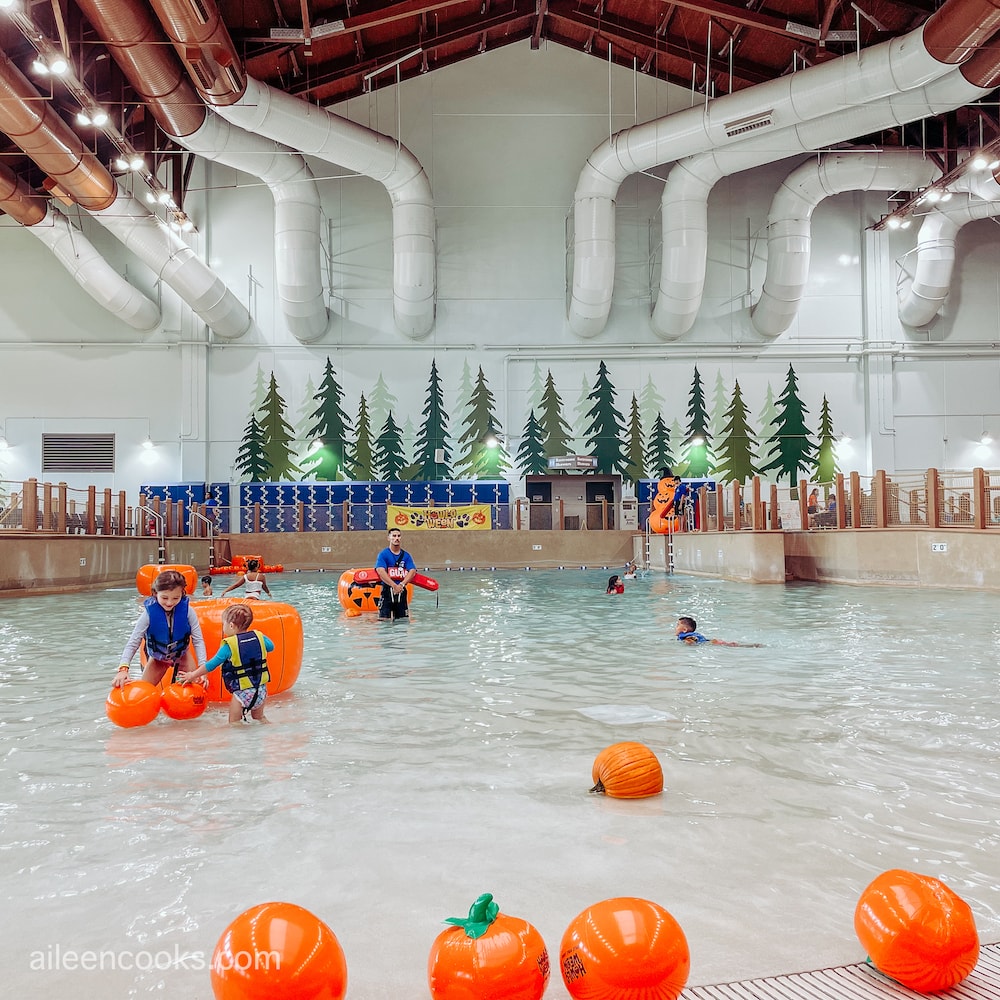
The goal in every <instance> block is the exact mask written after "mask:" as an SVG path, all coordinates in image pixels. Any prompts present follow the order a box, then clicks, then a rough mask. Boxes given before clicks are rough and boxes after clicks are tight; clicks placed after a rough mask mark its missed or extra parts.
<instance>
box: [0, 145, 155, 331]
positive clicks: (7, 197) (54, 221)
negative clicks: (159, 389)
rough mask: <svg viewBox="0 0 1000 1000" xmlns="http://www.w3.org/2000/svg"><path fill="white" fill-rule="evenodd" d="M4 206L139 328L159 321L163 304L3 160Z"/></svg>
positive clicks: (95, 294) (99, 298)
mask: <svg viewBox="0 0 1000 1000" xmlns="http://www.w3.org/2000/svg"><path fill="white" fill-rule="evenodd" d="M0 209H3V210H4V211H5V212H6V213H7V214H8V215H9V216H10V217H11V218H12V219H14V220H15V221H16V222H19V223H21V225H22V226H24V228H25V229H26V230H27V231H28V232H29V233H31V235H32V236H35V237H37V238H38V239H39V240H41V242H42V243H44V244H45V245H46V246H47V247H48V248H49V249H50V250H51V251H52V253H53V254H54V255H55V256H56V259H57V260H58V261H59V263H60V264H62V266H63V267H64V268H66V270H67V271H69V273H70V274H71V275H72V276H73V280H74V281H75V282H76V283H77V284H78V285H79V286H80V287H81V288H82V289H83V290H84V291H85V292H86V293H87V294H88V295H89V296H90V297H91V298H92V299H93V300H94V301H95V302H96V303H97V304H98V305H101V306H103V307H104V308H105V309H107V310H108V312H110V313H112V314H114V315H115V316H117V317H118V318H119V319H121V320H122V321H123V322H125V323H128V325H129V326H131V327H132V328H133V329H135V330H141V331H143V332H146V331H148V330H152V329H154V328H155V327H156V326H157V324H158V323H159V322H160V310H159V309H157V307H156V305H155V303H153V302H151V301H150V300H149V299H147V298H146V296H145V295H143V294H142V292H140V291H139V290H138V289H137V288H133V287H132V286H131V285H130V284H129V283H128V282H127V281H126V280H125V279H124V278H123V277H122V276H121V275H120V274H119V273H118V272H117V271H116V270H115V269H114V268H113V267H112V266H111V265H110V264H109V263H108V262H107V261H106V260H105V259H104V258H103V257H102V256H101V255H100V253H98V251H97V249H96V248H95V247H94V245H93V244H92V243H91V242H90V240H88V239H87V237H86V236H84V235H83V233H81V232H79V231H77V230H75V229H74V228H73V226H72V225H71V223H70V221H69V219H67V218H66V217H65V216H64V215H62V214H61V213H59V212H56V211H54V210H53V208H52V207H51V205H50V203H49V200H48V199H47V198H45V197H43V196H42V195H40V194H37V193H36V192H34V191H33V190H32V189H31V188H30V187H28V185H27V184H26V183H25V182H24V181H23V180H22V179H21V178H20V177H18V176H17V175H16V174H15V173H14V172H13V171H12V170H11V169H10V168H9V167H6V166H4V165H3V164H0Z"/></svg>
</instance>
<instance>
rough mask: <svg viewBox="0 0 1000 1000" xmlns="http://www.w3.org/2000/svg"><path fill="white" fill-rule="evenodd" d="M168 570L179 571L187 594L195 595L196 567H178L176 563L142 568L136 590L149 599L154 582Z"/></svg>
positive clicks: (139, 570)
mask: <svg viewBox="0 0 1000 1000" xmlns="http://www.w3.org/2000/svg"><path fill="white" fill-rule="evenodd" d="M168 569H174V570H177V572H178V573H180V574H181V576H183V577H184V590H185V593H188V594H193V593H194V592H195V588H196V587H197V586H198V571H197V570H196V569H195V568H194V566H183V565H176V564H174V563H167V564H165V565H157V564H156V563H147V564H146V565H145V566H140V567H139V569H138V571H137V572H136V574H135V587H136V590H138V591H139V593H140V594H142V596H143V597H149V596H150V595H151V594H152V593H153V581H154V580H155V579H156V578H157V577H158V576H159V575H160V574H161V573H163V572H164V571H166V570H168Z"/></svg>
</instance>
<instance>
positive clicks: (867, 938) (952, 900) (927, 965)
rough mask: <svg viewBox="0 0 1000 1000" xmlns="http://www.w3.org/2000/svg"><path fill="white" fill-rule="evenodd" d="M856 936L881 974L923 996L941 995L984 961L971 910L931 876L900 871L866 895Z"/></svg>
mask: <svg viewBox="0 0 1000 1000" xmlns="http://www.w3.org/2000/svg"><path fill="white" fill-rule="evenodd" d="M854 930H855V933H856V934H857V935H858V940H859V941H860V942H861V944H862V946H863V947H864V949H865V950H866V951H867V952H868V955H869V957H870V958H871V962H872V964H873V965H874V966H875V968H876V969H878V970H879V972H882V973H884V974H885V975H887V976H889V977H890V978H892V979H895V980H896V981H897V982H898V983H901V984H902V985H903V986H907V987H909V988H910V989H911V990H915V991H916V992H917V993H939V992H940V991H941V990H947V989H950V988H951V987H952V986H955V985H957V984H958V983H960V982H961V981H962V980H963V979H965V978H966V977H967V976H968V975H969V973H970V972H972V970H973V969H974V968H975V966H976V962H977V961H978V960H979V934H978V932H977V931H976V922H975V919H974V918H973V916H972V910H971V909H970V907H969V904H968V903H966V902H965V900H963V899H962V898H961V897H960V896H958V895H957V894H956V893H955V892H953V891H952V890H951V889H949V888H948V886H946V885H945V884H944V883H943V882H941V881H939V880H938V879H936V878H933V877H932V876H930V875H918V874H916V873H915V872H910V871H904V870H902V869H899V868H896V869H893V870H891V871H887V872H883V873H882V874H881V875H879V876H878V878H876V879H875V880H874V881H873V882H872V883H871V884H870V885H869V886H868V887H867V888H866V889H865V890H864V892H862V893H861V897H860V898H859V900H858V905H857V908H856V909H855V911H854Z"/></svg>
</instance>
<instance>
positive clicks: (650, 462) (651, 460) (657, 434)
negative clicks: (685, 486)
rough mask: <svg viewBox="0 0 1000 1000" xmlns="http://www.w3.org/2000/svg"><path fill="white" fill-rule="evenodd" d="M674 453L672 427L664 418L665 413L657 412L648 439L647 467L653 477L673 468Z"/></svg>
mask: <svg viewBox="0 0 1000 1000" xmlns="http://www.w3.org/2000/svg"><path fill="white" fill-rule="evenodd" d="M673 466H674V455H673V452H672V451H671V450H670V428H669V427H667V425H666V423H664V420H663V414H662V413H659V412H657V414H656V416H655V417H654V418H653V425H652V427H650V429H649V438H648V439H647V441H646V468H647V469H649V473H650V476H651V478H653V479H659V478H661V475H660V474H661V473H662V472H663V470H664V469H673Z"/></svg>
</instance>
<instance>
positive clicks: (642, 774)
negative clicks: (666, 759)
mask: <svg viewBox="0 0 1000 1000" xmlns="http://www.w3.org/2000/svg"><path fill="white" fill-rule="evenodd" d="M591 776H592V778H593V781H594V787H593V788H591V791H592V792H605V793H606V794H608V795H610V796H611V797H612V798H614V799H644V798H648V797H649V796H650V795H659V794H660V792H662V791H663V768H661V767H660V762H659V761H658V760H657V759H656V754H655V753H653V751H652V750H650V749H649V747H647V746H646V745H645V744H643V743H613V744H612V745H611V746H609V747H605V748H604V749H603V750H602V751H601V752H600V753H599V754H598V755H597V758H596V759H595V761H594V766H593V769H592V771H591Z"/></svg>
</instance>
